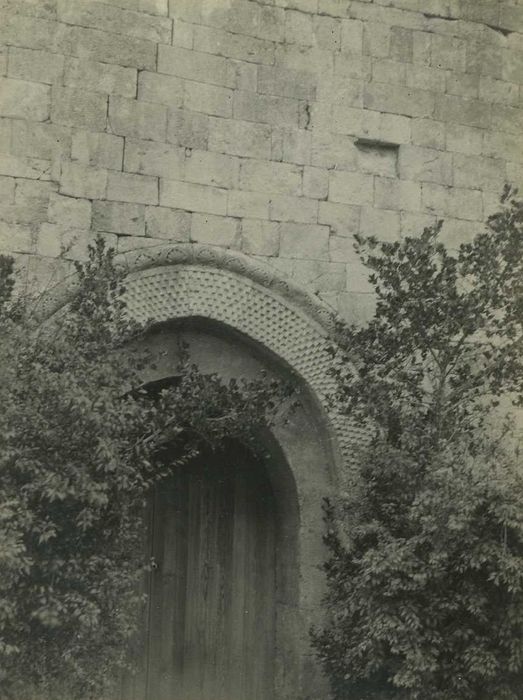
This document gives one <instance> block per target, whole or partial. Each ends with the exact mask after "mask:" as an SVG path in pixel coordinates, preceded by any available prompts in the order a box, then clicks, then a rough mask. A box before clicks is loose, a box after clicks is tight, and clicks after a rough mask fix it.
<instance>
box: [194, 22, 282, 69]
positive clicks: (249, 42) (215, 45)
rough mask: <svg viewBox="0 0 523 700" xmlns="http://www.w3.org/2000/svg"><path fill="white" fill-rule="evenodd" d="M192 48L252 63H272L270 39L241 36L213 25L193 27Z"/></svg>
mask: <svg viewBox="0 0 523 700" xmlns="http://www.w3.org/2000/svg"><path fill="white" fill-rule="evenodd" d="M194 48H195V50H196V51H202V52H205V53H211V54H216V55H217V56H225V57H228V58H235V59H238V60H240V61H249V62H252V63H265V64H267V65H271V64H273V63H274V44H273V43H272V42H271V41H265V40H263V39H256V38H255V37H252V36H242V35H241V34H232V33H231V32H227V31H223V30H221V29H216V28H215V27H203V26H196V27H195V29H194Z"/></svg>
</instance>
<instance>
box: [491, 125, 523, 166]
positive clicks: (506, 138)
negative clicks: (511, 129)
mask: <svg viewBox="0 0 523 700" xmlns="http://www.w3.org/2000/svg"><path fill="white" fill-rule="evenodd" d="M483 155H485V156H488V157H490V158H504V159H505V160H513V161H516V162H520V163H521V162H523V143H522V140H521V135H520V134H507V133H506V132H502V131H486V132H485V134H484V135H483Z"/></svg>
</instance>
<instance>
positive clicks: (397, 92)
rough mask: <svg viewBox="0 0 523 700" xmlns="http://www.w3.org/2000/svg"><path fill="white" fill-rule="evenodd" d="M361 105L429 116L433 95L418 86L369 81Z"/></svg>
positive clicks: (431, 113)
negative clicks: (408, 86)
mask: <svg viewBox="0 0 523 700" xmlns="http://www.w3.org/2000/svg"><path fill="white" fill-rule="evenodd" d="M363 105H364V107H366V108H367V109H373V110H378V111H380V112H392V113H394V114H401V115H407V116H410V117H431V116H432V115H433V113H434V105H435V100H434V95H433V94H432V93H431V92H428V91H427V90H423V89H420V88H407V87H403V86H401V85H386V84H384V83H376V84H372V83H369V84H368V85H367V86H366V87H365V92H364V95H363Z"/></svg>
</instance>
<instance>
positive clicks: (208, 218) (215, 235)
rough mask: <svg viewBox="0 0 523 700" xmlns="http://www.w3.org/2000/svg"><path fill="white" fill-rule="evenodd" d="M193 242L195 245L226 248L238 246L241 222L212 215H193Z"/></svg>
mask: <svg viewBox="0 0 523 700" xmlns="http://www.w3.org/2000/svg"><path fill="white" fill-rule="evenodd" d="M191 240H192V241H195V243H204V244H207V245H219V246H225V247H226V248H230V247H231V246H234V245H238V241H239V221H238V219H233V218H230V217H225V216H213V215H212V214H193V216H192V224H191Z"/></svg>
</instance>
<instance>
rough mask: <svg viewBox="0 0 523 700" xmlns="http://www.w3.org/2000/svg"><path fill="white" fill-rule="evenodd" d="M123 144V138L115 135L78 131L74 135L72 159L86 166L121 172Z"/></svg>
mask: <svg viewBox="0 0 523 700" xmlns="http://www.w3.org/2000/svg"><path fill="white" fill-rule="evenodd" d="M123 144H124V140H123V138H122V137H121V136H114V135H113V134H105V133H95V132H89V131H78V132H76V133H75V134H74V135H73V141H72V146H71V158H72V160H77V161H78V162H79V163H83V164H84V165H92V166H94V167H95V168H107V169H108V170H121V169H122V166H123Z"/></svg>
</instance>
